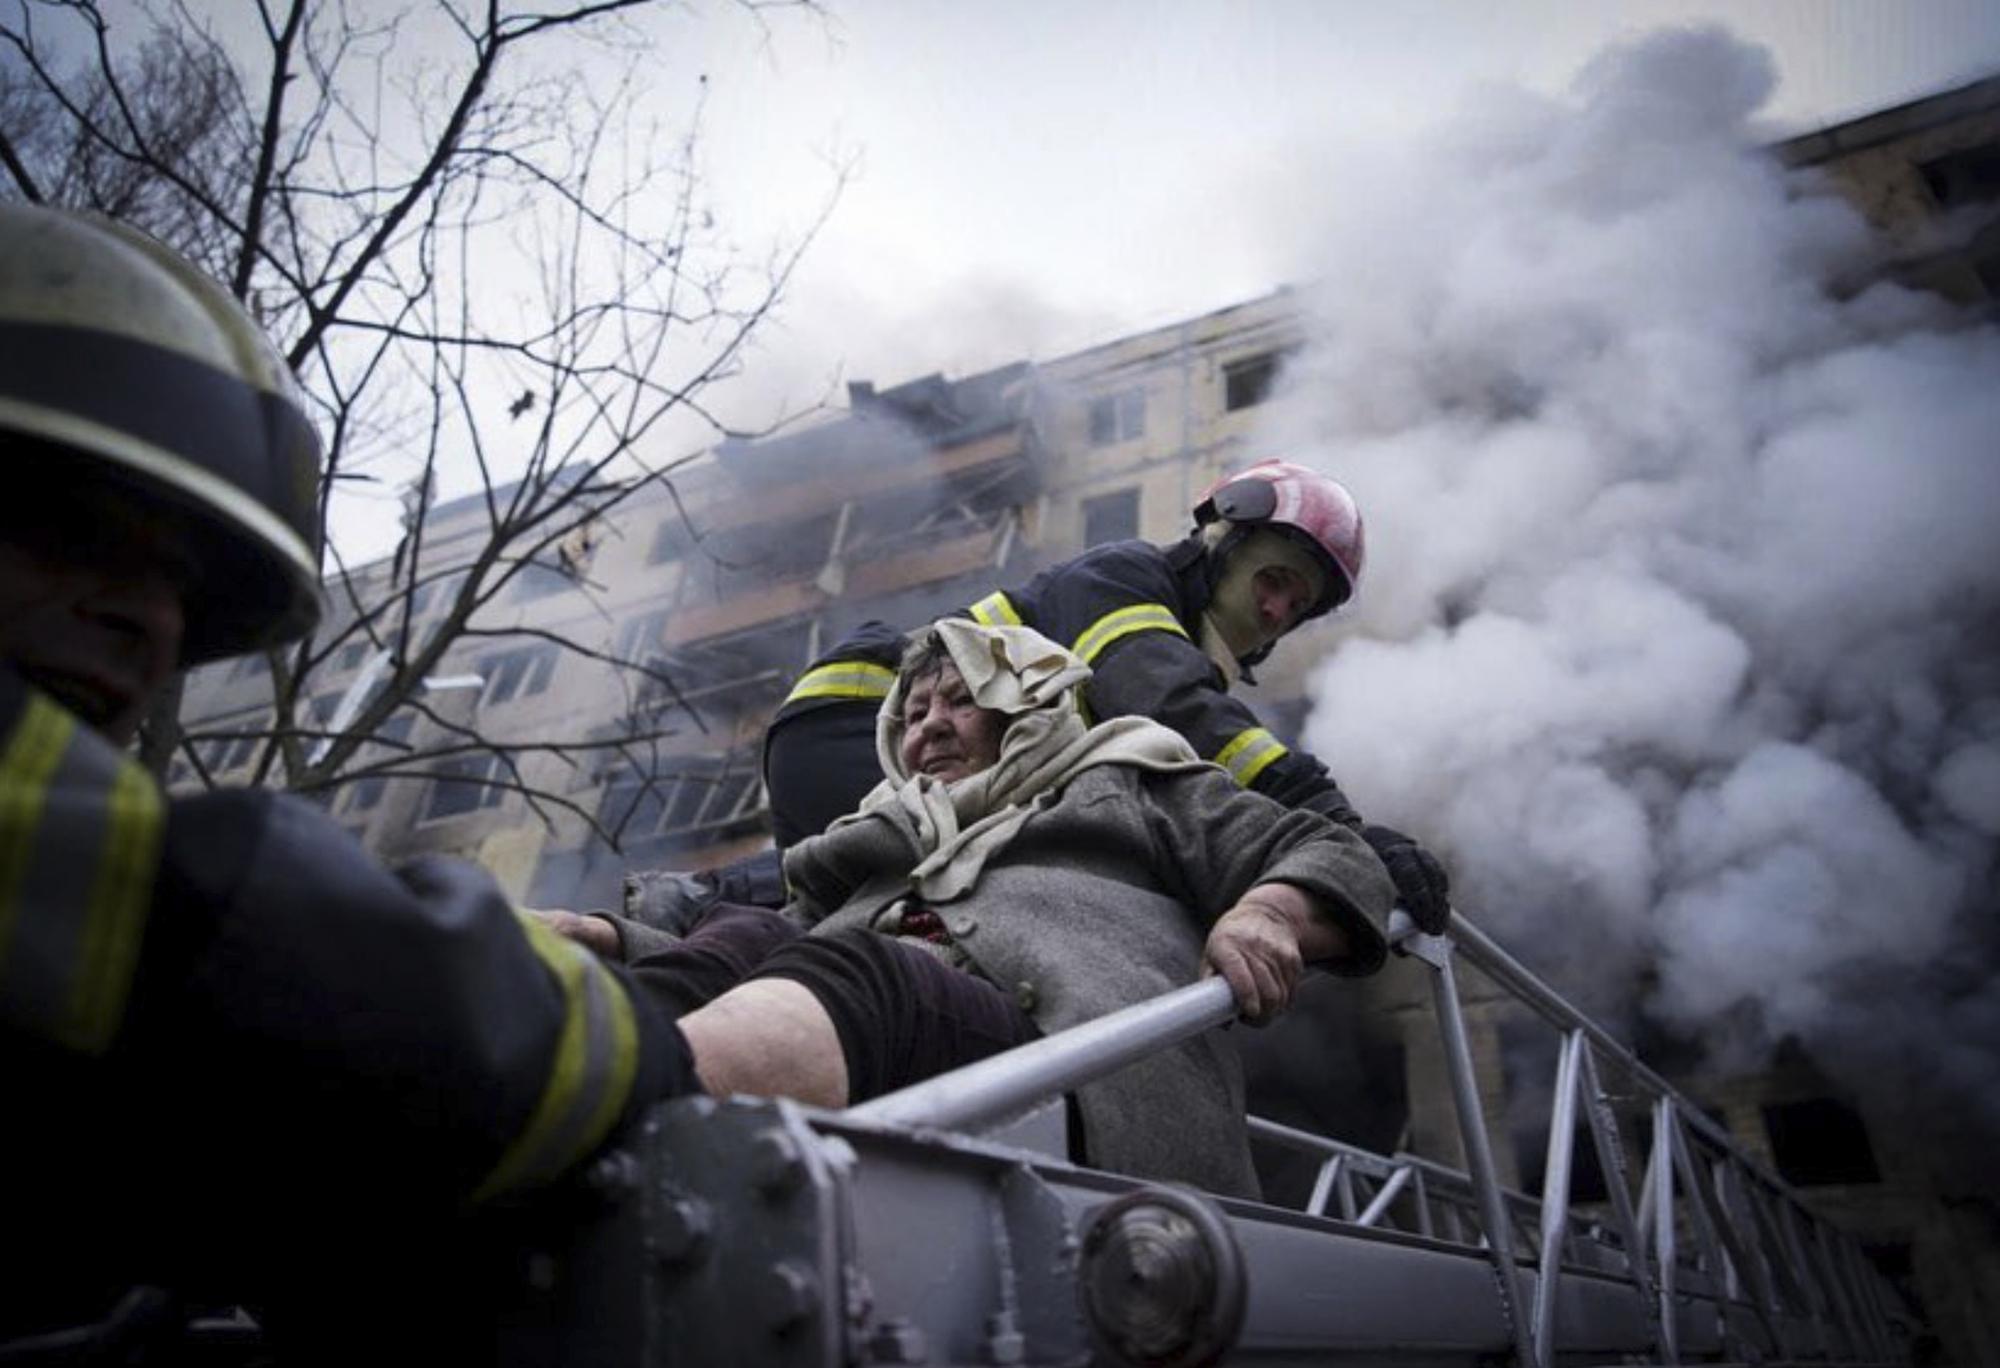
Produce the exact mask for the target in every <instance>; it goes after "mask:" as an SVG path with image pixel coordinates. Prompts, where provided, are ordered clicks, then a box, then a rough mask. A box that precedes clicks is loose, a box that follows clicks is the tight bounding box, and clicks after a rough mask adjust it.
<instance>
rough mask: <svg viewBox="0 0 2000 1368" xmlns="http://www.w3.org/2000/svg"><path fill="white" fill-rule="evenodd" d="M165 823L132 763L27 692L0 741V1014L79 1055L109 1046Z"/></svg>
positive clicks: (158, 802)
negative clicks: (21, 705)
mask: <svg viewBox="0 0 2000 1368" xmlns="http://www.w3.org/2000/svg"><path fill="white" fill-rule="evenodd" d="M165 825H166V803H165V800H164V799H162V798H161V796H160V791H159V789H158V788H157V787H156V786H155V785H154V783H153V781H152V779H151V777H150V776H148V775H147V774H146V772H145V771H144V770H143V769H141V768H140V767H139V766H138V764H137V763H135V762H134V761H133V760H131V759H130V758H129V757H127V756H125V755H122V754H120V753H119V752H118V751H117V750H116V749H115V748H114V747H112V746H111V745H110V744H109V743H108V742H106V741H104V740H103V739H102V738H100V737H98V736H96V735H95V734H94V733H92V732H90V731H88V730H85V729H82V728H80V727H79V726H78V725H77V721H76V718H75V717H74V716H72V715H71V714H70V713H69V712H68V711H67V710H66V709H64V708H62V707H59V706H58V705H57V704H55V703H53V702H51V701H50V700H49V699H47V698H45V697H43V696H42V695H40V694H35V693H30V694H29V695H28V699H27V702H26V705H25V706H24V707H23V708H22V710H21V715H20V717H19V719H18V720H17V721H16V723H15V725H14V729H13V731H12V732H11V733H10V734H9V735H8V737H7V740H6V743H5V745H4V748H0V1020H5V1021H6V1022H8V1023H9V1024H10V1025H13V1026H16V1027H19V1028H21V1029H23V1030H25V1031H26V1032H27V1033H28V1034H30V1035H33V1036H38V1037H40V1038H42V1039H44V1040H49V1041H53V1042H55V1043H56V1044H59V1045H63V1046H66V1047H67V1048H69V1049H72V1050H77V1051H81V1052H83V1053H86V1054H98V1053H102V1052H103V1051H104V1050H105V1049H106V1048H107V1047H108V1046H109V1045H110V1044H111V1041H112V1039H113V1037H115V1036H116V1035H117V1033H118V1024H119V1022H120V1021H121V1020H123V1018H124V1015H125V1004H126V1000H127V998H128V997H129V996H130V995H131V991H132V976H133V973H134V971H135V970H136V969H137V968H138V961H139V945H140V941H141V939H142V937H143V935H144V933H145V927H146V914H147V912H148V911H149V910H150V908H151V905H152V896H153V878H154V874H155V872H156V871H157V869H158V867H159V857H160V837H161V833H162V831H163V829H164V827H165Z"/></svg>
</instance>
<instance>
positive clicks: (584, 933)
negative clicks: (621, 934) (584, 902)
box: [524, 907, 621, 960]
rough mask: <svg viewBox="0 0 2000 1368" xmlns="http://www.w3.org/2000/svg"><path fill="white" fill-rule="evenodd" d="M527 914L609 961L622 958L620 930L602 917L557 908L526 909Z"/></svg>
mask: <svg viewBox="0 0 2000 1368" xmlns="http://www.w3.org/2000/svg"><path fill="white" fill-rule="evenodd" d="M524 910H525V911H526V912H527V914H528V915H529V916H531V917H533V918H534V919H535V920H537V921H539V922H541V923H542V925H544V926H546V927H548V928H549V930H551V931H553V932H555V933H556V934H557V935H559V936H566V937H568V938H569V939H570V940H573V941H575V942H576V943H577V944H578V945H581V946H582V947H583V948H584V949H586V950H591V951H594V952H596V953H597V954H598V955H601V956H602V957H604V958H605V959H608V960H616V959H618V958H619V957H620V954H621V948H620V945H619V942H618V928H617V927H615V926H613V925H612V924H611V923H610V922H608V921H606V920H605V919H604V918H602V917H593V916H591V915H589V914H588V913H582V912H563V911H559V910H557V909H555V908H549V909H547V910H542V909H538V908H533V907H530V908H526V909H524Z"/></svg>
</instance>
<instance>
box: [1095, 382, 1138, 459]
mask: <svg viewBox="0 0 2000 1368" xmlns="http://www.w3.org/2000/svg"><path fill="white" fill-rule="evenodd" d="M1145 435H1146V391H1144V390H1142V389H1129V390H1120V391H1119V392H1118V393H1116V394H1107V395H1104V396H1102V397H1100V398H1097V399H1093V400H1091V401H1090V444H1091V445H1092V446H1110V445H1111V444H1112V443H1113V442H1129V441H1131V440H1132V439H1133V438H1135V437H1143V436H1145Z"/></svg>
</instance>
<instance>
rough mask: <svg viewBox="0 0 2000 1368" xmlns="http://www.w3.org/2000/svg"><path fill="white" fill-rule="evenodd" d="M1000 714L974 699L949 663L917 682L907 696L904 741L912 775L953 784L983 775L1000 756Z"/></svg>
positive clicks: (906, 766) (903, 749) (902, 750)
mask: <svg viewBox="0 0 2000 1368" xmlns="http://www.w3.org/2000/svg"><path fill="white" fill-rule="evenodd" d="M1002 720H1003V719H1002V716H1001V714H1000V713H998V712H995V711H993V710H992V709H989V708H982V707H980V706H979V705H978V704H976V703H974V702H973V701H972V692H971V690H969V689H967V688H966V687H965V681H964V680H963V679H961V678H960V677H959V674H958V671H957V670H956V669H954V668H953V667H952V666H950V665H946V666H944V667H943V668H942V669H940V670H939V671H938V672H937V673H936V674H934V675H926V676H924V677H923V678H920V679H917V680H914V681H912V682H911V684H910V686H909V688H908V690H907V691H906V692H905V693H904V695H903V740H902V743H901V745H900V746H899V747H898V754H899V755H900V757H901V759H902V761H903V769H904V771H905V772H906V773H909V774H928V775H930V776H931V777H932V778H933V779H938V780H942V781H943V782H945V783H951V782H952V781H953V780H956V779H963V778H965V776H967V775H968V774H977V773H979V771H981V770H983V769H985V768H987V767H988V766H990V765H991V764H992V763H993V762H994V761H996V760H998V759H999V758H1000V736H1001V733H1002V731H1003V730H1004V728H1003V726H1002Z"/></svg>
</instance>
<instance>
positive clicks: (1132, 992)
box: [571, 620, 1394, 1195]
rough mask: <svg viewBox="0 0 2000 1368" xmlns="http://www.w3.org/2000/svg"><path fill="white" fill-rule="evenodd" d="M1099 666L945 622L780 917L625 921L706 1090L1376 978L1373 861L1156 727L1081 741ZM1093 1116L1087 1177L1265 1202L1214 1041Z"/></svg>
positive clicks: (907, 674) (1323, 824)
mask: <svg viewBox="0 0 2000 1368" xmlns="http://www.w3.org/2000/svg"><path fill="white" fill-rule="evenodd" d="M1089 673H1090V672H1089V669H1088V667H1087V666H1085V665H1083V663H1082V662H1081V661H1079V660H1078V659H1077V658H1076V657H1075V656H1073V655H1071V654H1070V653H1069V652H1068V651H1065V650H1064V649H1062V648H1061V647H1060V646H1057V645H1056V644H1055V643H1053V642H1051V641H1049V640H1048V639H1046V638H1044V637H1042V636H1040V635H1038V634H1036V633H1034V632H1032V631H1030V630H1028V629H1026V628H1010V627H999V628H993V627H984V626H980V625H978V624H976V623H972V622H966V621H958V620H947V621H944V622H940V623H938V624H937V625H936V626H935V627H934V628H933V629H931V630H930V631H929V632H927V633H925V634H922V635H921V636H920V637H919V638H918V639H917V641H916V643H915V644H914V645H913V646H912V648H911V650H910V652H909V654H908V655H907V656H906V658H905V661H904V665H903V669H902V671H901V672H900V674H899V676H898V679H897V682H896V685H895V688H894V689H893V690H892V691H891V693H890V695H889V697H888V699H887V701H886V703H885V704H884V707H883V709H882V714H881V719H880V724H879V727H878V751H879V754H880V758H881V762H882V767H883V770H884V772H885V773H886V774H887V775H888V778H887V779H885V780H884V781H883V783H882V784H881V785H880V786H879V787H877V788H876V789H875V791H874V792H873V793H871V794H870V795H869V796H868V798H867V800H866V801H865V802H864V803H863V804H862V807H861V809H860V810H859V811H858V812H856V813H854V814H852V815H850V816H848V817H845V818H843V819H841V820H840V821H839V822H837V823H835V824H834V825H833V826H832V827H830V828H829V829H828V830H827V831H826V832H825V833H824V834H823V835H821V836H819V837H816V838H813V839H811V840H808V841H805V842H803V843H801V844H799V845H797V846H795V847H793V848H792V849H791V850H790V851H788V852H787V854H786V857H785V876H786V879H787V882H788V885H789V887H790V891H791V900H790V902H789V903H788V904H787V905H786V907H785V909H784V911H783V913H782V914H772V913H766V912H760V911H758V910H756V909H727V910H725V911H724V912H723V913H721V914H720V915H719V916H715V917H711V919H710V920H709V922H707V923H704V924H703V925H702V926H700V927H697V928H696V930H695V931H694V932H693V934H691V935H690V936H689V937H688V938H687V940H685V941H680V942H674V943H671V944H669V945H667V946H665V948H649V947H648V945H647V943H646V942H647V932H646V929H645V928H644V927H642V926H639V925H636V924H634V923H630V922H623V921H618V923H617V926H618V931H619V937H618V939H619V940H620V944H621V946H622V948H623V951H624V956H625V957H626V958H627V959H629V961H630V962H631V964H632V966H633V968H634V970H635V972H636V976H637V977H638V978H639V979H640V980H641V981H642V982H644V983H647V984H648V985H650V986H651V987H652V988H653V989H654V990H655V991H657V992H658V993H659V994H660V995H661V996H663V997H665V998H666V999H668V1000H669V1001H670V1002H672V1003H674V1004H675V1005H676V1006H678V1007H680V1008H682V1009H688V1008H692V1009H693V1010H685V1011H684V1014H683V1015H682V1016H681V1017H680V1027H681V1030H682V1032H683V1033H684V1034H685V1036H686V1038H687V1041H688V1043H689V1046H690V1047H691V1049H692V1051H693V1057H694V1063H695V1068H696V1071H697V1073H698V1075H699V1076H700V1078H701V1081H702V1083H703V1085H704V1086H705V1087H706V1088H707V1089H708V1091H710V1092H711V1093H715V1094H717V1095H723V1094H728V1093H739V1092H740V1093H757V1094H767V1095H780V1096H790V1097H796V1098H799V1099H801V1100H804V1101H808V1102H812V1103H816V1104H819V1105H822V1106H828V1107H839V1106H845V1105H847V1104H848V1103H850V1102H855V1101H860V1100H863V1099H865V1098H868V1097H872V1096H876V1095H878V1094H881V1093H885V1092H890V1091H893V1090H895V1089H897V1088H900V1087H904V1086H907V1085H908V1084H910V1083H914V1082H916V1081H918V1080H920V1079H923V1078H926V1077H929V1076H931V1075H933V1074H936V1073H939V1072H942V1071H944V1070H946V1069H950V1068H954V1067H957V1066H959V1065H963V1064H967V1063H970V1062H972V1061H973V1060H975V1059H979V1058H982V1057H984V1056H986V1055H989V1054H992V1053H995V1052H997V1051H999V1050H1003V1049H1007V1048H1009V1047H1011V1046H1013V1045H1017V1044H1021V1043H1024V1042H1026V1041H1029V1040H1032V1039H1035V1038H1036V1037H1037V1036H1039V1035H1041V1034H1043V1033H1046V1032H1053V1031H1059V1030H1061V1029H1063V1028H1064V1027H1067V1026H1073V1025H1076V1024H1077V1023H1079V1022H1083V1021H1088V1020H1090V1019H1091V1018H1093V1017H1097V1016H1101V1015H1103V1014H1105V1013H1107V1012H1111V1011H1114V1010H1116V1009H1118V1008H1121V1007H1125V1006H1128V1005H1130V1004H1132V1003H1136V1002H1139V1001H1142V1000H1144V999H1147V998H1151V997H1155V996H1157V995H1159V994H1161V993H1164V992H1166V991H1168V990H1170V989H1172V988H1175V987H1178V986H1180V985H1182V984H1185V983H1187V982H1189V981H1191V980H1193V979H1194V978H1195V977H1196V976H1197V975H1204V974H1209V973H1219V974H1221V975H1223V976H1224V977H1225V978H1226V979H1227V980H1228V982H1229V984H1230V987H1231V989H1232V990H1233V992H1234V993H1235V995H1236V999H1237V1002H1238V1005H1239V1007H1240V1008H1241V1010H1242V1013H1243V1016H1244V1017H1245V1018H1246V1019H1248V1020H1250V1021H1253V1022H1260V1023H1261V1022H1263V1021H1265V1020H1268V1019H1269V1018H1270V1017H1272V1016H1273V1015H1274V1014H1276V1013H1277V1012H1279V1011H1282V1010H1283V1009H1284V1008H1285V1006H1286V1005H1288V1003H1289V1002H1290V1000H1291V996H1292V992H1293V989H1294V987H1295V985H1296V983H1297V981H1298V978H1299V975H1300V972H1301V970H1302V967H1303V966H1304V965H1305V964H1308V963H1311V964H1315V965H1317V966H1320V967H1323V968H1326V969H1330V970H1332V971H1333V972H1335V973H1341V974H1366V973H1370V972H1372V971H1374V970H1375V969H1376V968H1377V967H1379V965H1380V964H1381V962H1382V959H1383V956H1384V944H1383V939H1382V936H1381V933H1380V931H1379V930H1378V925H1379V923H1380V921H1381V919H1382V918H1383V917H1385V916H1386V915H1387V913H1388V911H1389V908H1390V905H1391V902H1392V899H1393V896H1394V894H1393V889H1392V887H1391V885H1390V882H1389V878H1388V875H1387V873H1386V872H1385V871H1384V869H1383V867H1382V865H1381V863H1380V861H1379V860H1377V858H1376V857H1375V855H1374V853H1373V852H1372V851H1370V850H1369V848H1368V846H1367V845H1366V844H1365V843H1364V842H1363V841H1362V840H1361V839H1360V838H1359V837H1358V836H1356V835H1355V834H1354V833H1352V832H1350V831H1348V830H1347V829H1346V828H1344V827H1342V826H1339V825H1338V824H1336V823H1333V822H1330V821H1327V820H1326V819H1324V818H1322V817H1319V816H1317V815H1316V814H1313V813H1310V812H1304V811H1296V810H1291V809H1287V808H1284V807H1282V806H1280V805H1279V804H1277V803H1275V802H1272V801H1271V800H1269V799H1266V798H1263V797H1261V796H1259V795H1257V794H1254V793H1251V792H1248V791H1246V790H1244V789H1241V788H1239V787H1237V785H1236V784H1235V783H1234V781H1232V780H1231V779H1230V778H1229V776H1228V775H1227V774H1226V773H1225V772H1224V771H1223V770H1221V769H1219V768H1217V767H1216V766H1214V765H1211V764H1208V763H1206V762H1204V761H1201V760H1199V759H1197V758H1196V756H1195V755H1194V753H1193V752H1192V751H1191V750H1190V749H1189V748H1188V746H1187V743H1186V742H1185V741H1183V740H1182V739H1181V738H1180V737H1179V736H1178V735H1177V734H1175V733H1174V732H1171V731H1169V730H1168V729H1167V728H1165V727H1163V726H1160V725H1159V724H1158V723H1155V722H1152V721H1149V720H1147V719H1144V718H1138V717H1124V718H1117V719H1114V720H1113V721H1110V722H1106V723H1102V724H1099V725H1097V726H1094V727H1093V726H1088V725H1086V724H1085V722H1084V720H1083V718H1082V716H1081V715H1080V712H1079V708H1078V704H1077V702H1076V686H1077V685H1078V684H1079V683H1080V682H1082V681H1083V680H1084V679H1086V678H1088V677H1089ZM613 920H616V919H613ZM571 930H572V933H573V934H574V933H575V926H574V925H572V927H571ZM606 930H607V928H605V927H603V926H602V924H601V923H600V924H599V925H598V926H596V927H594V928H590V929H589V930H587V931H586V932H585V933H584V934H583V935H580V936H579V939H590V940H593V941H601V942H606V943H608V941H609V940H610V939H613V938H611V937H608V936H606V935H604V934H603V933H604V932H605V931H606ZM801 931H803V932H804V933H805V934H803V935H801V934H798V933H799V932H801ZM745 970H748V973H747V977H746V976H745V974H744V971H745ZM739 978H740V979H741V981H740V982H738V983H737V985H736V986H735V987H733V988H730V989H729V990H728V991H726V992H721V993H720V995H716V989H718V988H719V987H720V986H721V985H722V984H723V983H726V982H731V981H735V980H737V979H739ZM710 999H712V1000H710ZM704 1001H705V1005H697V1004H699V1003H703V1002H704ZM1076 1104H1077V1109H1078V1115H1079V1116H1080V1119H1081V1122H1082V1126H1081V1138H1082V1143H1083V1148H1084V1150H1085V1154H1084V1156H1083V1157H1084V1158H1086V1159H1087V1161H1088V1162H1090V1163H1092V1164H1094V1165H1097V1166H1099V1167H1104V1168H1110V1169H1116V1170H1119V1171H1122V1172H1127V1173H1132V1174H1136V1175H1139V1176H1143V1177H1153V1178H1166V1179H1177V1180H1181V1181H1186V1182H1192V1183H1196V1184H1199V1185H1201V1186H1203V1187H1206V1188H1208V1189H1210V1190H1213V1191H1219V1192H1224V1193H1237V1194H1246V1195H1247V1194H1253V1193H1254V1192H1255V1190H1256V1179H1255V1176H1254V1174H1253V1172H1252V1170H1251V1167H1250V1162H1249V1151H1248V1145H1247V1140H1246V1134H1245V1128H1244V1124H1243V1088H1242V1079H1241V1074H1240V1070H1239V1068H1238V1065H1237V1063H1236V1059H1235V1056H1234V1054H1233V1052H1232V1051H1231V1050H1230V1049H1229V1048H1228V1047H1227V1046H1226V1045H1225V1044H1224V1043H1223V1042H1221V1041H1219V1040H1217V1039H1216V1038H1214V1037H1213V1036H1209V1037H1204V1038H1199V1039H1196V1040H1193V1041H1190V1042H1187V1043H1185V1044H1183V1045H1180V1046H1178V1047H1176V1048H1174V1049H1172V1050H1169V1051H1167V1052H1165V1053H1163V1054H1160V1055H1156V1056H1154V1057H1152V1058H1150V1059H1147V1060H1144V1061H1141V1062H1140V1063H1138V1064H1134V1065H1132V1066H1130V1067H1128V1068H1126V1069H1124V1070H1122V1071H1120V1072H1118V1073H1116V1074H1114V1075H1112V1076H1110V1077H1108V1078H1106V1079H1103V1080H1101V1081H1099V1082H1096V1083H1093V1084H1090V1085H1087V1086H1085V1087H1083V1088H1081V1089H1079V1090H1078V1093H1077V1096H1076Z"/></svg>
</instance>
